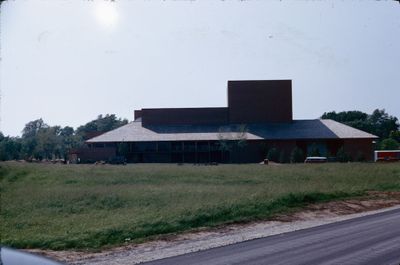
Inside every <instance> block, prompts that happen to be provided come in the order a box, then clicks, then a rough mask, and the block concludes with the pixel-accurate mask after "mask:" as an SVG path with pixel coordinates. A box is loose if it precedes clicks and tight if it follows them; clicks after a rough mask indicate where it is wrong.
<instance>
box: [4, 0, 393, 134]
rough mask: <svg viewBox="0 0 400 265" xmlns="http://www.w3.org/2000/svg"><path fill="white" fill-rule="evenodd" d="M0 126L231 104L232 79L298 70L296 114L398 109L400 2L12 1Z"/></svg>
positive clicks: (10, 130)
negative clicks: (160, 109)
mask: <svg viewBox="0 0 400 265" xmlns="http://www.w3.org/2000/svg"><path fill="white" fill-rule="evenodd" d="M0 11H1V15H0V30H1V32H0V45H1V46H0V47H1V50H0V57H1V61H0V88H1V91H0V93H1V105H0V118H1V121H0V131H2V132H3V133H4V134H5V135H11V136H20V135H21V131H22V129H23V127H24V125H25V124H26V123H28V122H29V121H32V120H35V119H38V118H43V120H44V121H45V122H46V123H47V124H49V125H52V126H53V125H60V126H67V125H68V126H73V127H74V128H76V127H77V126H79V125H83V124H85V123H86V122H88V121H91V120H93V119H95V118H96V117H97V116H98V115H99V114H106V113H110V114H111V113H113V114H116V115H117V116H118V117H122V118H127V119H128V120H133V112H134V110H135V109H141V108H157V107H225V106H227V91H226V87H227V81H228V80H268V79H292V80H293V81H292V85H293V87H292V90H293V114H294V118H295V119H316V118H319V117H320V116H321V115H322V114H323V113H324V112H328V111H333V110H335V111H344V110H360V111H363V112H367V113H371V112H372V111H373V110H374V109H376V108H379V109H382V108H384V109H386V111H387V112H388V113H389V114H391V115H394V116H396V117H398V118H400V73H399V69H400V67H399V66H400V4H399V3H398V2H396V1H250V0H248V1H215V0H213V1H207V0H205V1H201V0H197V1H168V0H167V1H152V0H147V1H130V0H125V1H123V0H116V1H114V2H111V1H96V0H94V1H84V0H80V1H79V0H54V1H50V0H40V1H34V0H31V1H29V0H28V1H26V0H25V1H22V0H20V1H18V0H15V1H7V2H3V3H2V4H1V9H0Z"/></svg>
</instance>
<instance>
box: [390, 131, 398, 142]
mask: <svg viewBox="0 0 400 265" xmlns="http://www.w3.org/2000/svg"><path fill="white" fill-rule="evenodd" d="M389 138H392V139H393V140H396V141H397V142H398V143H400V131H391V132H390V135H389Z"/></svg>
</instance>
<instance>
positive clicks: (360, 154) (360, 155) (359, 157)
mask: <svg viewBox="0 0 400 265" xmlns="http://www.w3.org/2000/svg"><path fill="white" fill-rule="evenodd" d="M356 161H357V162H365V161H366V158H365V155H364V153H363V152H358V153H357V156H356Z"/></svg>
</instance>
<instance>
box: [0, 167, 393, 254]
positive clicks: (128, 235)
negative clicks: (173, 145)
mask: <svg viewBox="0 0 400 265" xmlns="http://www.w3.org/2000/svg"><path fill="white" fill-rule="evenodd" d="M0 184H1V185H0V192H1V209H0V222H1V228H0V229H1V230H0V232H1V244H4V245H9V246H13V247H18V248H49V249H71V248H74V249H83V248H89V249H99V248H101V247H106V246H112V245H119V244H123V243H124V242H126V241H135V242H140V241H143V240H147V239H148V238H151V237H154V236H156V235H159V234H165V233H173V232H179V231H184V230H188V229H192V228H197V227H202V226H215V225H219V224H223V223H230V222H239V221H250V220H257V219H265V218H268V217H271V216H272V215H274V214H276V213H280V212H285V211H288V210H291V209H293V208H294V207H301V206H303V205H305V204H307V203H313V202H319V201H328V200H333V199H340V198H345V197H349V196H358V195H362V194H364V192H365V191H367V190H400V163H397V164H372V163H371V164H368V163H359V164H358V163H351V164H319V165H310V164H307V165H303V164H299V165H281V166H264V165H219V166H193V165H184V166H178V165H162V164H155V165H153V164H147V165H146V164H140V165H128V166H111V165H97V166H96V165H42V164H26V163H16V162H6V163H1V164H0Z"/></svg>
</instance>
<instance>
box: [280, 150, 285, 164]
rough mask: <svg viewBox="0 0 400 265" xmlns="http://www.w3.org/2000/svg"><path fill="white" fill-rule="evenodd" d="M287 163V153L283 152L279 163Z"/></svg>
mask: <svg viewBox="0 0 400 265" xmlns="http://www.w3.org/2000/svg"><path fill="white" fill-rule="evenodd" d="M285 162H286V156H285V151H283V150H282V151H281V152H280V153H279V163H285Z"/></svg>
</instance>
